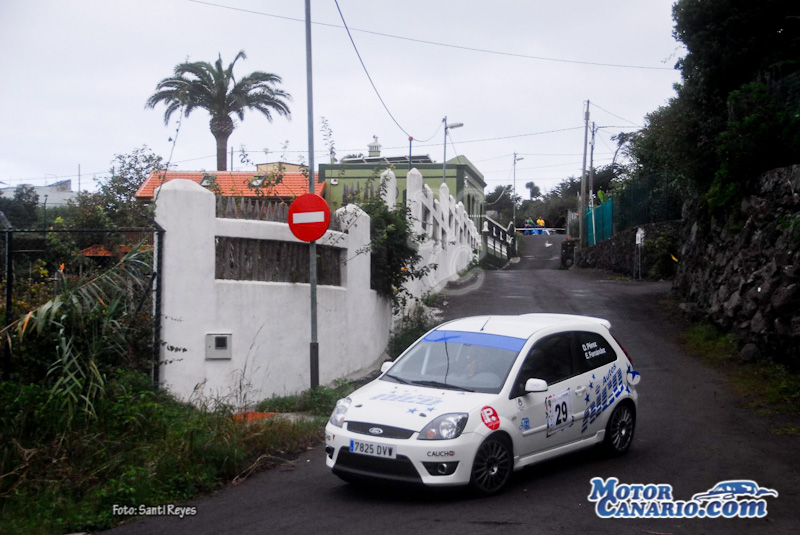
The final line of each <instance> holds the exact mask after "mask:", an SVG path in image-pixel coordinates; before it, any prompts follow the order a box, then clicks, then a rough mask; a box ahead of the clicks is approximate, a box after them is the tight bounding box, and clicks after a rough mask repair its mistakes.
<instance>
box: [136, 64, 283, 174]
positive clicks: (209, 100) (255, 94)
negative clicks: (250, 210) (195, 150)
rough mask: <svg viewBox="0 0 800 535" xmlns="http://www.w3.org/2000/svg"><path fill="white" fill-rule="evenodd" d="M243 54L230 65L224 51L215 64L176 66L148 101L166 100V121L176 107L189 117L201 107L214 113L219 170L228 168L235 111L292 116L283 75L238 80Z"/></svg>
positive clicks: (238, 113)
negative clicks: (224, 61) (235, 69)
mask: <svg viewBox="0 0 800 535" xmlns="http://www.w3.org/2000/svg"><path fill="white" fill-rule="evenodd" d="M239 58H241V59H247V56H245V53H244V50H242V51H240V52H239V53H238V54H237V55H236V57H235V58H234V59H233V61H232V62H231V64H230V65H228V67H227V68H226V69H223V68H222V55H220V56H219V59H217V61H216V62H214V64H213V65H212V64H210V63H208V62H206V61H196V62H193V63H189V62H185V63H181V64H179V65H177V66H176V67H175V74H174V75H173V76H170V77H169V78H164V79H163V80H161V81H160V82H159V83H158V85H157V86H156V92H155V93H154V94H153V95H152V96H151V97H150V98H149V99H147V104H145V107H146V108H155V107H156V104H158V103H159V102H163V103H164V104H166V106H167V110H166V111H165V112H164V124H168V123H169V118H170V116H172V113H173V112H175V111H178V110H181V111H182V112H183V114H184V116H185V117H188V116H189V114H190V113H191V112H192V111H193V110H195V109H197V108H200V109H203V110H206V111H207V112H208V113H209V114H210V115H211V121H210V123H209V127H210V129H211V134H212V135H213V136H214V139H216V141H217V170H218V171H225V170H226V169H227V149H228V138H229V137H230V135H231V133H232V132H233V129H234V128H235V125H234V124H233V119H232V118H231V115H232V114H236V116H238V117H239V120H243V119H244V110H245V109H252V110H256V111H260V112H261V113H262V114H264V116H265V117H266V118H267V119H268V120H269V121H270V122H272V112H275V113H277V114H278V115H282V116H285V117H291V113H290V112H289V107H288V105H287V104H286V101H287V100H291V99H292V97H291V95H289V93H287V92H285V91H283V90H282V89H278V88H277V87H275V85H276V84H280V83H281V77H280V76H278V75H275V74H271V73H267V72H261V71H255V72H253V73H251V74H248V75H247V76H245V77H244V78H241V79H239V80H238V81H237V80H236V79H235V78H234V77H233V66H234V65H235V64H236V62H237V61H238V60H239ZM179 113H180V112H179Z"/></svg>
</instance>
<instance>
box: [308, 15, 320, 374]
mask: <svg viewBox="0 0 800 535" xmlns="http://www.w3.org/2000/svg"><path fill="white" fill-rule="evenodd" d="M313 87H314V86H313V83H312V79H311V0H306V90H307V93H308V192H309V193H314V182H315V181H316V180H315V176H314V92H313ZM308 271H309V283H310V284H309V286H310V287H311V343H310V344H309V357H310V369H311V388H317V387H318V386H319V343H318V341H317V242H316V241H312V242H311V243H309V244H308Z"/></svg>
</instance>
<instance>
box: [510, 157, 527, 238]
mask: <svg viewBox="0 0 800 535" xmlns="http://www.w3.org/2000/svg"><path fill="white" fill-rule="evenodd" d="M524 159H525V158H518V157H517V153H516V152H515V153H514V188H513V190H512V191H511V206H512V209H511V213H512V216H511V222H512V223H514V232H516V231H517V199H516V198H515V195H516V194H517V162H518V161H520V160H524Z"/></svg>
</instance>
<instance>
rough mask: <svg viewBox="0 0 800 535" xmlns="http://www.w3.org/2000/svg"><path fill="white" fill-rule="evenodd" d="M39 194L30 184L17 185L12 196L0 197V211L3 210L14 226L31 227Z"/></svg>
mask: <svg viewBox="0 0 800 535" xmlns="http://www.w3.org/2000/svg"><path fill="white" fill-rule="evenodd" d="M38 205H39V195H38V194H37V193H36V190H34V189H33V187H32V186H24V185H23V186H17V188H16V189H15V190H14V197H13V198H12V199H7V198H5V197H0V212H3V213H4V214H5V216H6V217H7V218H8V220H9V221H10V222H11V224H12V225H13V226H14V227H15V228H21V229H27V228H32V227H33V226H34V224H35V223H36V219H37V213H36V212H37V208H38Z"/></svg>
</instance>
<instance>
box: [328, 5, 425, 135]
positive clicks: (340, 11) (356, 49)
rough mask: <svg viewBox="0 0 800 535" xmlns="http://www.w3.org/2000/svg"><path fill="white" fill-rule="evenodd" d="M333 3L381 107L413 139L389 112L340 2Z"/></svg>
mask: <svg viewBox="0 0 800 535" xmlns="http://www.w3.org/2000/svg"><path fill="white" fill-rule="evenodd" d="M333 1H334V3H335V4H336V10H337V11H338V12H339V17H341V19H342V24H344V29H345V30H346V31H347V37H349V38H350V43H351V44H352V45H353V50H355V51H356V56H358V61H359V63H361V68H362V69H364V73H365V74H366V75H367V79H369V83H370V85H371V86H372V89H373V91H375V94H376V95H377V96H378V100H380V101H381V105H382V106H383V109H384V110H386V113H388V114H389V117H391V118H392V121H394V124H396V125H397V128H399V129H400V130H402V131H403V133H404V134H405V135H406V136H408V137H413V136H412V135H411V134H409V133H408V132H406V129H405V128H403V127H402V126H400V123H398V122H397V119H395V118H394V115H392V112H391V111H390V110H389V106H387V105H386V102H384V101H383V97H382V96H381V93H380V91H378V88H377V87H375V82H374V81H372V76H370V75H369V71H368V70H367V66H366V65H364V60H363V59H362V58H361V53H360V52H359V51H358V47H357V46H356V42H355V41H354V40H353V35H352V34H351V33H350V28H348V27H347V21H345V20H344V14H343V13H342V9H341V8H340V7H339V0H333Z"/></svg>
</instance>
